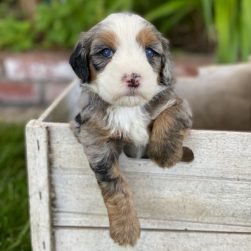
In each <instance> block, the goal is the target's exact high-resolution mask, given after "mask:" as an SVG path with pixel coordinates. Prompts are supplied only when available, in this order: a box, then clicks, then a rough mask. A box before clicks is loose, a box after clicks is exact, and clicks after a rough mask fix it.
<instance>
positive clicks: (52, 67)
mask: <svg viewBox="0 0 251 251" xmlns="http://www.w3.org/2000/svg"><path fill="white" fill-rule="evenodd" d="M69 55H70V52H29V53H20V54H9V53H8V54H7V53H0V105H2V106H3V105H4V106H6V105H18V106H30V105H47V104H48V103H50V102H52V100H53V99H55V97H56V96H58V94H59V93H60V92H61V91H62V90H63V89H64V88H65V87H66V85H68V84H69V83H70V82H71V81H72V79H73V78H74V77H75V75H74V73H73V71H72V69H71V67H70V65H69V64H68V58H69ZM174 61H175V71H176V75H177V76H196V75H197V72H198V71H197V69H198V67H199V66H201V65H206V64H209V63H210V62H212V58H208V57H205V56H202V57H201V56H199V57H198V56H194V55H184V54H182V56H180V55H176V56H175V60H174Z"/></svg>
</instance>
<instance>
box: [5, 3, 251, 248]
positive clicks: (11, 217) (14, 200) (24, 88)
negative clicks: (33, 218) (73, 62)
mask: <svg viewBox="0 0 251 251" xmlns="http://www.w3.org/2000/svg"><path fill="white" fill-rule="evenodd" d="M118 11H132V12H136V13H138V14H140V15H142V16H143V17H145V18H146V19H147V20H149V21H150V22H152V23H154V24H155V25H156V26H157V28H158V29H159V30H160V31H161V32H162V33H163V34H164V36H166V37H167V38H168V39H169V40H170V44H171V50H172V55H173V59H174V63H175V73H176V75H177V77H178V78H179V77H194V78H196V76H197V75H198V69H199V67H201V66H207V65H211V64H222V63H224V64H230V63H231V64H233V63H238V62H246V61H248V60H249V56H250V54H251V15H250V13H251V1H250V0H189V1H187V0H166V1H162V0H154V1H151V0H19V1H17V0H1V1H0V250H5V251H8V250H18V251H23V250H25V251H27V250H30V249H31V248H30V241H29V220H28V195H27V185H26V171H25V144H24V125H25V123H26V122H27V120H29V119H31V118H36V117H37V116H38V114H39V113H40V112H41V111H43V110H44V109H45V107H46V106H47V105H48V104H49V103H51V102H52V101H53V100H54V99H55V97H56V96H57V95H58V94H59V93H60V92H61V91H62V90H63V89H64V88H65V87H66V86H67V85H68V84H69V83H70V82H71V80H72V79H73V78H74V74H73V72H72V70H71V69H70V67H69V65H68V57H69V54H70V51H71V50H72V48H73V47H74V45H75V43H76V41H77V39H78V37H79V33H80V32H81V31H84V30H87V29H89V28H90V27H91V26H93V25H94V24H96V23H97V22H98V21H100V20H101V19H103V18H104V17H105V16H107V15H108V14H110V13H113V12H118Z"/></svg>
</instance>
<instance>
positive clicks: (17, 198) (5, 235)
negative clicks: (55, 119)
mask: <svg viewBox="0 0 251 251" xmlns="http://www.w3.org/2000/svg"><path fill="white" fill-rule="evenodd" d="M0 153H1V154H0V167H1V168H0V198H1V199H0V219H1V220H0V250H5V251H29V250H31V246H30V236H29V217H28V193H27V184H26V168H25V146H24V126H23V125H16V124H9V123H2V122H1V123H0Z"/></svg>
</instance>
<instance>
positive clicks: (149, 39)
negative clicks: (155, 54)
mask: <svg viewBox="0 0 251 251" xmlns="http://www.w3.org/2000/svg"><path fill="white" fill-rule="evenodd" d="M136 40H137V41H138V42H139V43H140V45H141V46H142V47H143V48H145V47H147V46H149V45H151V44H153V43H156V42H158V41H159V39H158V38H157V36H156V35H155V33H154V32H153V31H152V30H151V29H150V28H148V27H146V28H143V29H142V30H141V31H140V32H139V33H138V35H137V38H136Z"/></svg>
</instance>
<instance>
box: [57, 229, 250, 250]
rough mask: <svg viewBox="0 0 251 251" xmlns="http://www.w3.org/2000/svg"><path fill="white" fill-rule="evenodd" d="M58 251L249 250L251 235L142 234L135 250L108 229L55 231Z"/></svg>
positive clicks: (144, 232)
mask: <svg viewBox="0 0 251 251" xmlns="http://www.w3.org/2000/svg"><path fill="white" fill-rule="evenodd" d="M55 241H56V251H69V250H70V251H79V250H91V251H103V250H106V251H114V250H116V251H120V250H121V251H122V250H123V251H125V250H127V251H129V250H130V251H132V250H133V251H147V250H149V251H153V250H157V251H174V250H175V251H203V250H206V251H237V250H238V251H239V250H241V251H249V250H251V235H243V234H227V233H225V234H216V233H189V232H162V231H142V233H141V238H140V240H139V242H138V243H137V245H136V246H135V247H134V248H130V247H127V248H124V247H119V246H118V245H116V244H114V243H113V241H112V240H111V239H110V238H109V233H108V230H107V229H74V228H69V229H65V228H56V229H55Z"/></svg>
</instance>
